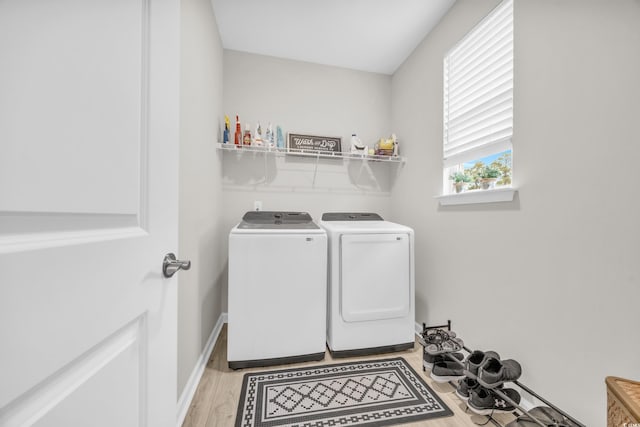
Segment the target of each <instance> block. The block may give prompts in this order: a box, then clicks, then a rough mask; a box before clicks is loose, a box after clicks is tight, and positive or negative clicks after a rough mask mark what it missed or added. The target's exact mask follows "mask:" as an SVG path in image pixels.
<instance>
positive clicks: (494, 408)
mask: <svg viewBox="0 0 640 427" xmlns="http://www.w3.org/2000/svg"><path fill="white" fill-rule="evenodd" d="M503 396H506V397H507V398H508V400H507V399H505V398H504V397H503ZM511 401H513V402H515V403H516V404H518V405H519V404H520V393H518V392H517V391H516V390H514V389H512V388H504V389H500V390H488V389H486V388H484V387H477V388H473V389H471V390H470V392H469V400H468V401H467V406H468V407H469V409H471V411H472V412H475V413H476V414H479V415H493V414H494V413H501V412H505V413H508V412H513V411H515V409H516V407H515V405H514V404H513V403H511Z"/></svg>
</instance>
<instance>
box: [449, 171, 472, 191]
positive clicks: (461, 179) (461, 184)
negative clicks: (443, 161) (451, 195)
mask: <svg viewBox="0 0 640 427" xmlns="http://www.w3.org/2000/svg"><path fill="white" fill-rule="evenodd" d="M449 179H451V180H452V181H453V186H454V188H455V189H456V193H460V192H462V191H463V190H464V189H465V188H466V187H467V184H468V183H470V182H471V177H470V176H469V175H467V174H466V173H464V172H456V173H454V174H453V175H451V176H449Z"/></svg>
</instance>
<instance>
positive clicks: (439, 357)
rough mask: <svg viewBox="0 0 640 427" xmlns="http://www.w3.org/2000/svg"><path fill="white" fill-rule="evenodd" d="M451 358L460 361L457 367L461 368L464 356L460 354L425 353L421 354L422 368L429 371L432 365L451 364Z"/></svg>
mask: <svg viewBox="0 0 640 427" xmlns="http://www.w3.org/2000/svg"><path fill="white" fill-rule="evenodd" d="M451 357H454V358H455V359H456V360H458V361H460V363H459V365H460V366H462V361H463V360H464V355H463V354H462V353H449V354H431V353H427V352H426V351H423V352H422V366H423V367H424V368H425V369H429V370H431V369H432V368H433V365H434V364H435V363H437V362H452V361H453V360H452V359H451Z"/></svg>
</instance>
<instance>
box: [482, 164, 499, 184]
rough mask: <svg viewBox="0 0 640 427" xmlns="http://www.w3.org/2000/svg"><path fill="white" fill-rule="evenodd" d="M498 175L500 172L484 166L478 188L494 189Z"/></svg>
mask: <svg viewBox="0 0 640 427" xmlns="http://www.w3.org/2000/svg"><path fill="white" fill-rule="evenodd" d="M500 175H501V173H500V170H498V169H496V168H492V167H491V166H485V167H484V168H483V169H482V173H481V174H480V186H481V187H482V189H483V190H488V189H490V188H494V187H495V186H496V181H498V178H500Z"/></svg>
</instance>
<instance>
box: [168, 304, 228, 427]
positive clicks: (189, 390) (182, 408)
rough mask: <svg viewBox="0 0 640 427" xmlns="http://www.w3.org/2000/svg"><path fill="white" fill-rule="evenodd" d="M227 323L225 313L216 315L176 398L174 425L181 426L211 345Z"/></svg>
mask: <svg viewBox="0 0 640 427" xmlns="http://www.w3.org/2000/svg"><path fill="white" fill-rule="evenodd" d="M225 323H227V313H221V314H220V317H218V321H217V322H216V325H215V326H214V327H213V330H212V331H211V335H209V339H208V340H207V344H206V345H205V346H204V349H203V350H202V354H200V357H199V358H198V361H197V362H196V365H195V366H194V367H193V371H191V375H190V376H189V380H188V381H187V384H186V385H185V386H184V390H183V391H182V394H181V395H180V399H178V407H177V410H176V414H177V422H176V426H177V427H180V426H182V423H183V422H184V419H185V417H186V416H187V412H188V411H189V406H190V405H191V401H192V400H193V396H195V394H196V390H197V388H198V384H199V383H200V379H201V378H202V374H203V373H204V368H205V367H206V366H207V361H208V360H209V357H210V356H211V352H212V351H213V347H214V346H215V344H216V341H217V340H218V336H219V335H220V331H222V326H223V325H224V324H225Z"/></svg>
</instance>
